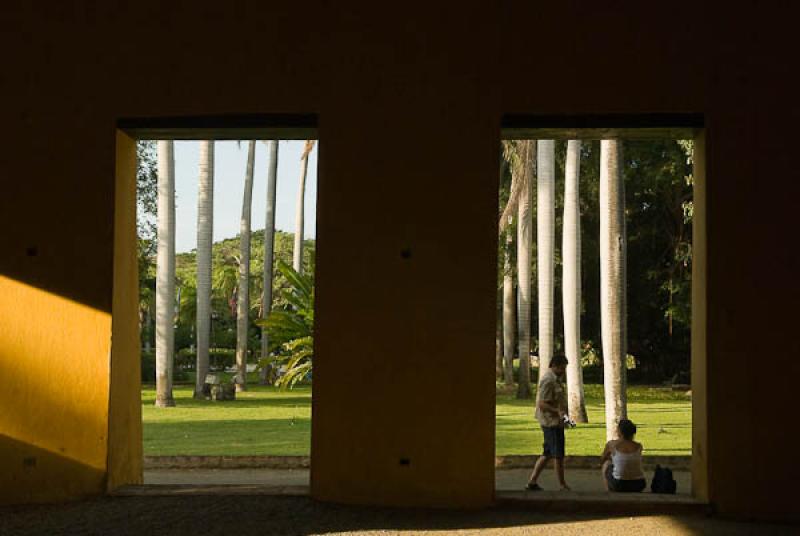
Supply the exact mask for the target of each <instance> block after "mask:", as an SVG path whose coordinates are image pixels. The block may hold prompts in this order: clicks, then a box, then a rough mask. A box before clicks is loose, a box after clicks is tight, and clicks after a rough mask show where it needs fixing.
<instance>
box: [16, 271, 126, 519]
mask: <svg viewBox="0 0 800 536" xmlns="http://www.w3.org/2000/svg"><path fill="white" fill-rule="evenodd" d="M110 334H111V315H110V314H109V313H107V312H104V311H98V310H96V309H93V308H91V307H88V306H86V305H83V304H80V303H76V302H74V301H71V300H69V299H66V298H63V297H60V296H57V295H54V294H51V293H49V292H46V291H43V290H40V289H38V288H35V287H31V286H29V285H27V284H24V283H20V282H18V281H15V280H13V279H9V278H7V277H4V276H0V378H4V380H5V381H4V382H3V388H2V389H0V434H2V435H0V502H2V503H12V502H13V503H21V502H26V501H50V500H61V499H65V498H70V497H71V498H74V497H76V496H84V495H87V494H98V493H102V492H103V491H104V489H105V488H104V485H105V474H106V465H107V459H106V458H107V436H108V396H109V392H108V383H109V358H108V356H109V353H110V349H111V348H110V346H111V341H110ZM54 349H57V351H54Z"/></svg>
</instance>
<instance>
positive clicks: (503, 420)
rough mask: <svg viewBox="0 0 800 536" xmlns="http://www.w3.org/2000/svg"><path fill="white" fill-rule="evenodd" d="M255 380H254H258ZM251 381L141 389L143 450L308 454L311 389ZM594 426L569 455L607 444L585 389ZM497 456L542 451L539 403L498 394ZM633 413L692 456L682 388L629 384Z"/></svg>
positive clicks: (649, 444) (595, 396)
mask: <svg viewBox="0 0 800 536" xmlns="http://www.w3.org/2000/svg"><path fill="white" fill-rule="evenodd" d="M253 380H255V378H253ZM254 383H255V381H253V383H251V384H250V387H249V390H248V391H247V392H244V393H238V394H237V400H235V401H228V402H206V401H202V400H201V401H197V400H194V399H193V398H192V387H191V386H190V385H178V386H176V387H175V388H174V390H173V395H174V397H175V402H176V407H174V408H169V409H158V408H155V407H154V406H153V402H154V401H155V390H154V388H153V386H146V387H145V388H144V389H143V390H142V418H143V422H144V453H145V455H148V456H156V455H160V456H167V455H182V454H183V455H264V454H272V455H286V456H289V455H295V456H296V455H308V451H309V445H310V440H311V388H310V387H297V388H295V389H294V390H293V391H279V390H278V389H276V388H274V387H264V386H257V385H254ZM586 400H587V411H588V413H589V420H590V421H591V422H590V423H589V424H581V425H578V427H577V428H574V429H571V430H567V432H566V434H567V454H569V455H596V454H599V453H600V451H601V450H602V448H603V445H604V444H605V424H604V419H603V417H604V409H603V390H602V386H601V385H587V386H586ZM496 415H497V422H496V426H497V438H496V441H497V444H496V448H497V454H498V455H501V456H502V455H510V454H536V453H538V452H539V451H540V450H541V445H542V432H541V429H540V428H539V426H538V424H537V423H536V422H535V420H534V417H533V402H532V401H530V400H517V399H516V398H514V395H513V394H498V395H497V410H496ZM628 416H629V417H630V418H631V419H632V420H633V421H634V422H635V423H636V424H637V426H638V428H639V433H638V434H637V440H639V441H641V442H642V443H643V444H644V446H645V452H646V453H649V454H652V455H689V454H691V428H692V421H691V402H690V401H689V399H688V398H687V397H686V396H685V395H684V394H683V393H681V392H673V391H665V390H661V389H656V388H652V387H643V386H629V388H628Z"/></svg>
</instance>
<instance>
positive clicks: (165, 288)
mask: <svg viewBox="0 0 800 536" xmlns="http://www.w3.org/2000/svg"><path fill="white" fill-rule="evenodd" d="M157 203H158V215H157V227H158V235H157V240H158V244H157V252H156V406H158V407H169V406H174V405H175V399H174V398H173V397H172V367H173V362H174V355H175V153H174V142H172V141H170V140H162V141H159V142H158V201H157Z"/></svg>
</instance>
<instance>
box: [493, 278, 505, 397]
mask: <svg viewBox="0 0 800 536" xmlns="http://www.w3.org/2000/svg"><path fill="white" fill-rule="evenodd" d="M496 301H497V307H496V310H495V312H496V313H497V316H496V318H495V333H494V379H495V381H498V382H499V381H500V380H502V378H503V291H502V288H501V289H500V292H498V296H497V300H496Z"/></svg>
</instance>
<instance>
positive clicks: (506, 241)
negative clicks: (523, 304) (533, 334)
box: [498, 141, 519, 386]
mask: <svg viewBox="0 0 800 536" xmlns="http://www.w3.org/2000/svg"><path fill="white" fill-rule="evenodd" d="M502 148H503V150H502V155H501V157H500V177H501V180H502V177H503V175H504V174H505V172H506V169H507V168H508V167H509V166H510V167H511V187H510V189H509V190H510V191H509V195H508V201H507V202H506V206H505V208H504V209H503V211H502V212H501V214H500V222H499V224H498V229H499V231H500V238H501V239H502V240H503V253H502V254H503V292H502V305H501V310H500V314H501V315H502V322H500V323H501V324H502V330H503V333H502V340H501V342H502V351H503V363H502V375H503V383H504V384H505V385H506V386H511V385H514V328H515V324H514V321H515V318H514V305H515V304H514V271H513V269H512V266H511V251H512V248H513V247H514V238H513V236H512V234H511V233H510V232H509V231H508V230H507V228H508V225H510V224H511V222H512V221H513V217H514V216H513V209H516V207H517V198H518V197H519V186H518V185H519V181H518V180H517V179H516V177H517V175H518V171H516V169H515V167H514V166H515V165H516V163H517V160H518V159H517V158H516V155H515V147H514V142H512V141H504V142H503V145H502Z"/></svg>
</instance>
